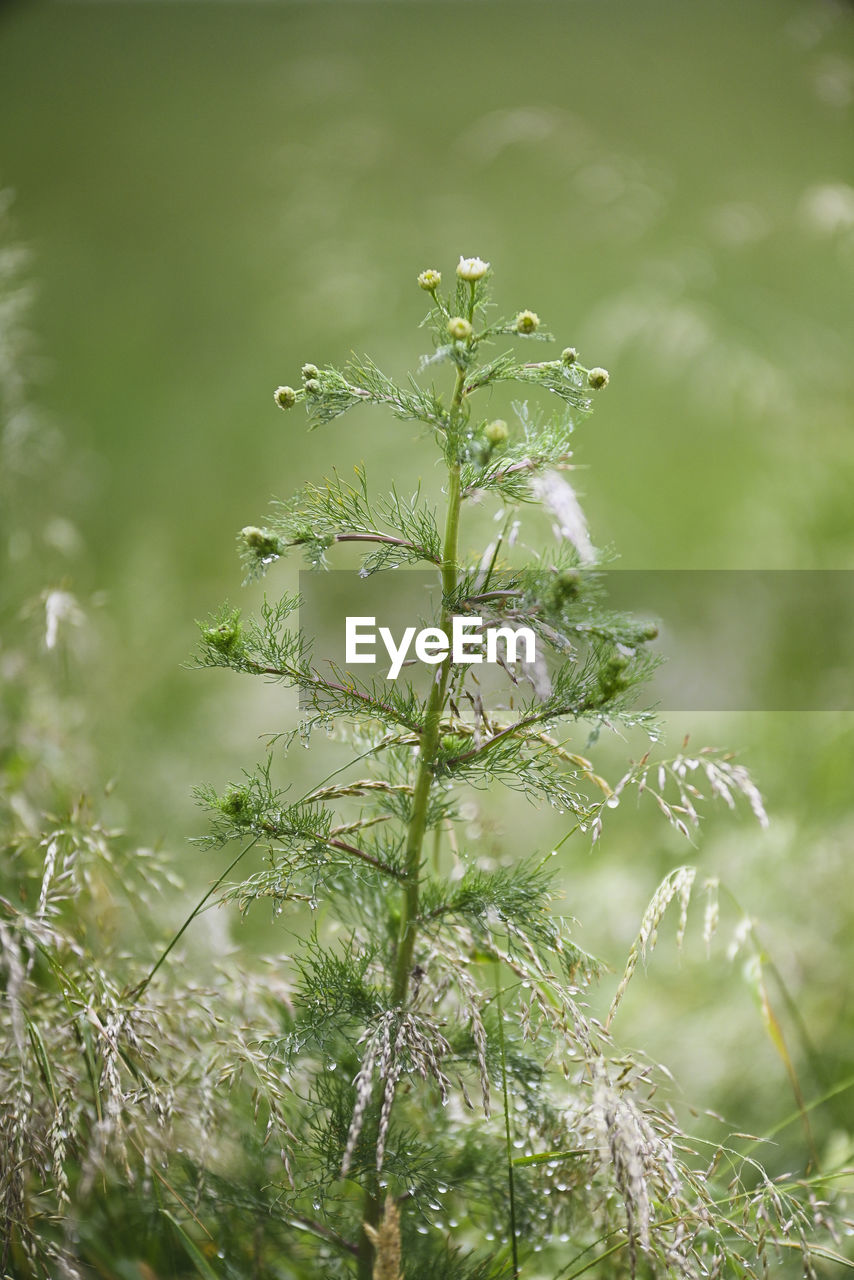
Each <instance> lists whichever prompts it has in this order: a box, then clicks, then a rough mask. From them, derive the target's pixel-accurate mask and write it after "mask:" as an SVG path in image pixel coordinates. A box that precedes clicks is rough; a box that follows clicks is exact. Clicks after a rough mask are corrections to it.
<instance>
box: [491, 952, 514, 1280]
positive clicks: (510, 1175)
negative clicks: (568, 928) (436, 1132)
mask: <svg viewBox="0 0 854 1280" xmlns="http://www.w3.org/2000/svg"><path fill="white" fill-rule="evenodd" d="M494 968H495V1007H496V1009H497V1011H498V1046H499V1049H500V1052H501V1089H502V1094H503V1099H504V1143H505V1149H506V1151H507V1192H508V1196H509V1200H510V1248H511V1252H512V1256H513V1280H518V1276H519V1242H518V1239H517V1236H516V1175H515V1170H514V1168H513V1135H512V1134H511V1132H510V1100H509V1098H508V1096H507V1049H506V1046H505V1044H504V1011H503V1009H502V1008H501V969H500V966H499V964H498V962H497V961H496V962H495V966H494Z"/></svg>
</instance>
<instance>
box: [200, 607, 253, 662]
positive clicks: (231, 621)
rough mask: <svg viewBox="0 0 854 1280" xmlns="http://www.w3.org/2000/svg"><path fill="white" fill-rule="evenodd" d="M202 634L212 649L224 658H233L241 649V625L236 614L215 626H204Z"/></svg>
mask: <svg viewBox="0 0 854 1280" xmlns="http://www.w3.org/2000/svg"><path fill="white" fill-rule="evenodd" d="M202 635H203V637H204V639H205V640H206V641H207V643H208V644H209V645H210V647H211V648H212V649H216V651H217V653H221V654H222V655H223V656H224V657H226V658H235V657H238V656H239V655H240V653H241V652H242V650H243V626H242V625H241V622H240V618H239V617H238V616H237V614H233V615H232V616H231V617H229V618H226V619H225V620H224V621H223V622H220V623H218V625H217V626H215V627H205V628H204V630H203V631H202Z"/></svg>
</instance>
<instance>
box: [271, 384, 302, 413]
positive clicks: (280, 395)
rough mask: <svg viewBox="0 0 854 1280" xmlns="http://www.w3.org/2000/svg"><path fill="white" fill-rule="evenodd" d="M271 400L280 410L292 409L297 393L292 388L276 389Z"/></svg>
mask: <svg viewBox="0 0 854 1280" xmlns="http://www.w3.org/2000/svg"><path fill="white" fill-rule="evenodd" d="M273 399H274V400H275V402H276V404H277V405H278V406H279V408H280V409H293V407H294V405H295V404H296V402H297V393H296V392H295V391H294V389H293V387H277V388H276V390H275V392H274V393H273Z"/></svg>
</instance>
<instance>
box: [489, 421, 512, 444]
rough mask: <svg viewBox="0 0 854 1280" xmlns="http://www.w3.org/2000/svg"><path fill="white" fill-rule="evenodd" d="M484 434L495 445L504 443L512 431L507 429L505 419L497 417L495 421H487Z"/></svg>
mask: <svg viewBox="0 0 854 1280" xmlns="http://www.w3.org/2000/svg"><path fill="white" fill-rule="evenodd" d="M483 434H484V436H485V437H486V439H487V440H488V441H489V443H490V444H491V445H492V446H493V447H494V446H495V445H499V444H504V442H505V441H506V439H507V437H508V436H509V434H510V432H509V431H508V430H507V423H506V422H505V421H504V419H503V418H496V419H495V421H494V422H489V423H487V425H486V428H485V429H484V432H483Z"/></svg>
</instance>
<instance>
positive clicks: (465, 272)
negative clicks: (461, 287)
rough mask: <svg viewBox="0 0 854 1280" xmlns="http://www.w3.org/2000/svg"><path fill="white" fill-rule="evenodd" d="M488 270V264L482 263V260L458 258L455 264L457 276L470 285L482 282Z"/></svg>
mask: <svg viewBox="0 0 854 1280" xmlns="http://www.w3.org/2000/svg"><path fill="white" fill-rule="evenodd" d="M488 270H489V263H488V262H484V260H483V258H460V260H459V262H458V264H457V275H458V276H459V277H460V279H461V280H468V281H469V282H470V283H474V281H475V280H482V279H483V277H484V276H485V275H486V273H487V271H488Z"/></svg>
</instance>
